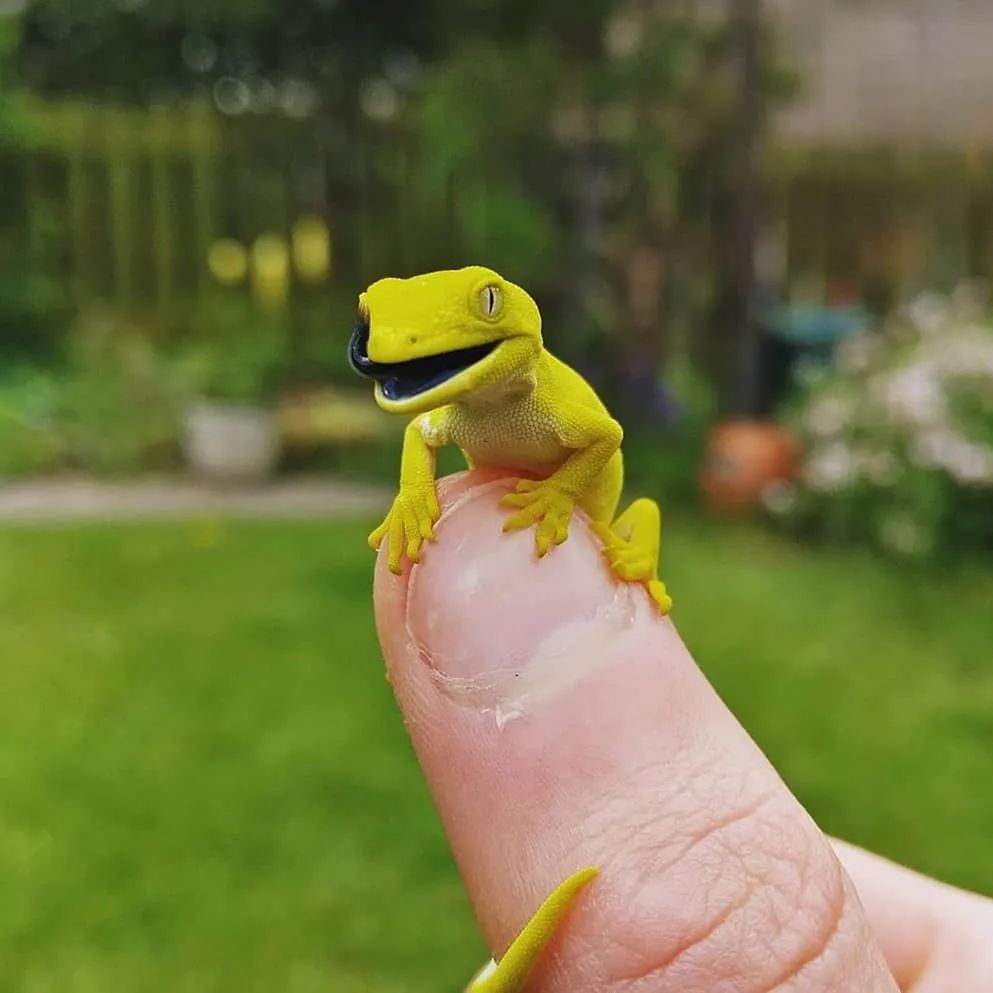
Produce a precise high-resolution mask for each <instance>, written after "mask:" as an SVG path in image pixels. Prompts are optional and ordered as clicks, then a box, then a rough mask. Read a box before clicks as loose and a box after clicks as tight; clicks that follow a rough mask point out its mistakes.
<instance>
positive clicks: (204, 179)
mask: <svg viewBox="0 0 993 993" xmlns="http://www.w3.org/2000/svg"><path fill="white" fill-rule="evenodd" d="M25 119H26V122H27V123H26V127H25V128H24V129H23V131H24V136H23V137H21V138H20V139H19V143H18V145H17V147H11V146H8V147H6V148H4V147H0V166H3V168H2V169H0V179H2V180H3V182H5V183H6V184H7V188H6V189H0V201H4V200H5V201H6V202H7V206H8V207H9V206H10V205H11V203H13V204H14V206H15V208H16V209H14V210H13V211H11V210H6V211H3V212H2V213H3V214H4V216H6V217H7V219H8V220H9V219H10V218H11V217H13V218H15V223H16V225H17V226H18V228H19V232H18V237H19V238H21V239H22V240H23V244H24V246H25V250H26V251H29V252H31V253H32V255H34V256H38V255H39V254H40V253H42V250H43V249H44V248H45V246H46V245H48V246H49V247H50V248H51V249H52V250H51V251H50V253H49V254H50V256H51V260H52V265H53V266H54V267H55V268H56V270H57V271H58V272H59V273H60V274H61V275H62V276H64V278H65V280H66V282H67V284H68V285H69V286H70V287H71V290H72V294H73V297H74V299H75V301H76V303H77V304H79V305H86V304H88V303H91V302H93V301H107V302H111V303H112V304H113V305H114V306H115V307H117V308H119V309H121V310H123V311H128V312H130V311H133V312H140V313H148V314H155V315H157V316H158V318H159V322H158V323H159V324H161V325H163V326H165V325H168V324H169V323H170V322H172V321H174V320H175V319H176V317H177V315H181V314H182V313H183V312H184V311H185V308H187V307H188V306H189V305H190V304H191V303H194V302H195V301H196V300H197V299H198V298H199V297H200V296H201V295H202V294H203V293H204V292H205V291H206V289H207V287H208V286H209V276H208V274H207V270H206V266H205V259H206V256H207V251H208V248H209V246H210V244H211V243H212V242H213V241H214V239H216V238H218V237H221V236H227V237H235V238H238V239H239V240H241V241H243V242H250V241H251V240H253V239H254V238H255V237H257V236H258V235H259V234H262V233H264V232H271V231H275V232H278V233H285V232H288V231H289V230H290V228H291V226H292V224H293V221H294V219H295V218H297V217H299V216H300V215H301V214H303V213H313V212H317V213H321V214H324V215H325V216H328V217H329V220H330V222H331V227H332V231H333V234H334V237H335V240H336V242H337V243H338V246H339V247H338V250H337V251H336V258H337V260H338V261H337V269H338V272H339V275H340V276H341V278H342V279H343V281H347V282H348V283H349V285H352V284H355V285H358V284H359V283H361V282H362V280H363V279H364V278H367V277H368V276H369V275H370V274H377V273H380V274H381V273H383V272H388V271H396V272H403V271H409V270H410V269H411V268H412V267H415V266H416V267H427V266H429V265H433V264H435V263H436V262H438V261H444V259H443V258H442V257H441V256H439V257H438V258H437V259H436V258H435V257H434V256H432V254H431V251H432V250H431V249H430V247H428V248H426V247H425V246H426V245H428V246H429V245H431V244H442V245H444V244H446V243H447V244H448V245H449V249H450V250H451V243H452V239H453V238H454V234H453V235H451V237H449V235H446V230H447V231H451V230H452V228H453V221H452V218H451V213H452V210H453V202H452V200H453V195H455V196H457V186H458V183H457V177H452V187H451V188H450V189H449V190H447V191H445V192H444V193H443V195H442V196H441V197H440V199H439V201H438V202H437V203H436V204H433V205H432V204H424V203H423V202H417V198H412V197H411V196H410V195H408V194H409V190H408V183H409V177H410V172H411V165H412V158H411V156H412V155H413V154H414V152H413V151H412V148H411V146H410V145H409V144H408V143H406V142H405V141H404V140H402V136H398V135H397V134H385V133H384V134H381V135H380V136H379V138H378V139H377V140H369V141H365V142H358V143H357V142H349V141H345V140H344V139H342V138H340V137H339V138H334V137H333V136H332V135H333V133H334V132H333V130H332V129H328V128H324V127H323V126H317V125H315V124H314V122H307V123H303V122H298V121H292V120H289V119H285V118H275V117H266V118H243V119H239V120H232V119H225V118H222V117H220V116H219V115H217V114H216V113H215V112H214V111H213V110H212V109H211V108H210V107H208V106H206V105H198V104H193V105H189V106H181V107H168V108H167V107H162V108H156V109H151V110H147V111H143V110H137V109H121V108H102V107H98V106H94V105H91V104H87V103H72V102H67V103H44V104H42V103H37V102H35V103H30V104H28V105H27V107H26V113H25ZM453 190H455V194H453V192H452V191H453ZM766 203H767V206H768V219H769V224H768V230H769V231H770V232H772V234H773V236H774V240H776V241H777V243H778V251H779V255H780V256H781V257H782V265H781V268H780V271H779V276H778V280H779V281H780V283H781V285H780V287H779V290H780V292H781V293H782V294H783V295H787V294H788V293H789V292H790V288H791V287H794V286H795V285H796V284H798V283H800V282H803V281H804V280H806V281H807V282H808V283H809V282H810V281H811V280H813V282H815V283H816V282H817V281H818V280H820V281H821V283H823V284H824V286H825V287H828V289H827V290H826V291H825V295H826V296H830V295H831V290H830V286H832V285H834V286H839V285H845V286H847V287H848V288H849V289H850V290H851V292H852V293H854V294H855V295H862V296H865V295H869V296H871V297H872V298H873V301H874V302H875V301H878V303H879V305H880V306H886V305H888V304H889V303H892V302H893V301H894V300H895V299H896V298H897V297H899V296H900V295H901V293H903V292H905V291H907V290H909V289H913V288H918V287H924V286H927V285H939V286H949V285H951V284H952V283H953V282H954V281H955V279H957V278H960V277H962V276H977V275H978V276H986V277H989V276H993V155H990V154H986V153H984V152H981V151H979V150H976V149H971V150H954V149H945V150H941V149H931V150H928V149H917V150H910V151H908V150H906V149H904V150H895V149H866V148H860V149H848V150H845V149H838V148H834V149H826V148H817V147H813V146H811V147H808V148H806V149H802V150H798V149H796V148H794V149H791V150H788V151H783V150H779V151H777V152H775V153H773V154H771V155H770V157H769V161H768V165H767V170H766ZM723 223H724V220H722V218H721V216H720V213H719V210H715V211H714V212H713V217H712V220H711V221H710V224H711V226H712V228H713V231H712V235H713V237H714V238H715V239H719V238H720V237H721V225H722V224H723ZM428 232H430V237H428V236H427V233H428ZM452 254H456V253H455V252H454V251H453V252H452Z"/></svg>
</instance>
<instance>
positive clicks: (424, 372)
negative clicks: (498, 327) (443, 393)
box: [348, 318, 500, 400]
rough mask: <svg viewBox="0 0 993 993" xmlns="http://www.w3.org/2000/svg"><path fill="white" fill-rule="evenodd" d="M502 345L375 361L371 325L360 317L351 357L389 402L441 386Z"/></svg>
mask: <svg viewBox="0 0 993 993" xmlns="http://www.w3.org/2000/svg"><path fill="white" fill-rule="evenodd" d="M499 344H500V341H499V340H497V341H488V342H486V343H485V344H482V345H473V346H471V347H470V348H459V349H457V350H456V351H454V352H442V353H441V354H440V355H425V356H424V357H423V358H419V359H409V360H408V361H406V362H376V361H375V360H373V359H370V358H369V324H368V322H367V321H364V320H362V319H361V318H359V320H358V322H357V323H356V325H355V330H354V331H353V332H352V338H351V341H350V342H349V343H348V358H349V361H350V362H351V364H352V368H353V369H354V370H355V371H356V372H357V373H358V374H359V375H360V376H366V377H368V378H369V379H373V380H375V381H376V382H377V383H379V388H380V390H381V391H382V394H383V396H384V397H385V398H386V399H387V400H409V399H410V398H411V397H415V396H418V395H419V394H421V393H426V392H427V391H428V390H431V389H434V388H435V387H436V386H440V385H441V384H442V383H445V382H447V381H448V380H449V379H451V378H452V377H453V376H456V375H458V374H459V373H460V372H464V371H465V370H466V369H468V368H469V367H470V366H473V365H475V364H476V363H477V362H480V361H481V360H482V359H485V358H486V356H487V355H489V354H491V353H492V352H493V350H494V349H495V348H496V347H497V345H499Z"/></svg>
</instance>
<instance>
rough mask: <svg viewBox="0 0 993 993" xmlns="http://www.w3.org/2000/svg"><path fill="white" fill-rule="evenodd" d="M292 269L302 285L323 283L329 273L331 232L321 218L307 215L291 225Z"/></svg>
mask: <svg viewBox="0 0 993 993" xmlns="http://www.w3.org/2000/svg"><path fill="white" fill-rule="evenodd" d="M293 267H294V269H295V270H296V273H297V275H298V276H299V277H300V279H301V281H302V282H304V283H323V282H324V281H325V280H326V279H327V278H328V276H329V275H330V273H331V232H330V230H329V229H328V226H327V224H326V223H325V221H324V218H323V217H318V216H317V215H316V214H308V215H307V216H305V217H301V218H300V219H299V220H298V221H297V222H296V223H295V224H294V225H293Z"/></svg>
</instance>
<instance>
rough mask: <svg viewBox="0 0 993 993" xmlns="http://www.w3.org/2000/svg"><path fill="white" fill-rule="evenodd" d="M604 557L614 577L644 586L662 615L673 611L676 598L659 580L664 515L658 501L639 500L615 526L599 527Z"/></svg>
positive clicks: (595, 528)
mask: <svg viewBox="0 0 993 993" xmlns="http://www.w3.org/2000/svg"><path fill="white" fill-rule="evenodd" d="M594 530H595V531H596V533H597V534H598V535H599V536H600V538H601V540H602V541H603V549H604V554H605V555H606V557H607V562H608V563H609V564H610V568H611V570H612V571H613V573H614V575H616V576H617V577H618V579H623V580H624V581H625V582H630V583H644V584H645V589H646V590H648V595H649V596H650V597H651V598H652V599H653V600H654V601H655V602H656V603H657V604H658V606H659V610H660V611H661V613H662V614H663V615H664V614H668V613H669V611H670V610H671V609H672V598H671V597H670V596H669V594H668V593H667V592H666V588H665V583H663V582H662V580H660V579H659V577H658V568H659V545H660V544H661V540H662V512H661V511H660V510H659V505H658V504H657V503H656V502H655V501H654V500H649V499H647V498H645V497H643V498H641V499H640V500H635V501H634V503H632V504H631V506H630V507H628V509H627V510H625V511H624V513H623V514H621V516H620V517H618V518H617V520H616V521H614V523H613V524H595V525H594Z"/></svg>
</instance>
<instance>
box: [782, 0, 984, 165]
mask: <svg viewBox="0 0 993 993" xmlns="http://www.w3.org/2000/svg"><path fill="white" fill-rule="evenodd" d="M766 3H767V5H768V8H769V9H770V10H771V11H772V12H773V14H774V15H775V17H776V19H777V20H778V23H779V25H780V27H781V30H782V34H783V36H784V38H785V41H786V45H787V51H788V52H789V57H790V58H791V59H792V60H793V62H794V65H795V66H796V68H797V69H798V71H799V75H800V79H801V95H800V97H799V99H798V100H797V101H796V102H795V103H794V105H793V106H792V107H791V108H790V109H789V110H787V111H785V112H784V113H783V115H782V118H781V121H780V125H781V133H782V134H784V135H785V136H787V137H788V138H789V139H791V140H793V141H798V142H802V143H810V142H816V143H820V142H827V143H831V144H853V143H859V144H865V143H874V142H880V143H886V144H894V143H895V144H908V145H913V144H920V143H938V144H954V145H958V146H962V145H966V146H968V145H972V144H975V145H989V144H991V143H993V0H766Z"/></svg>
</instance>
